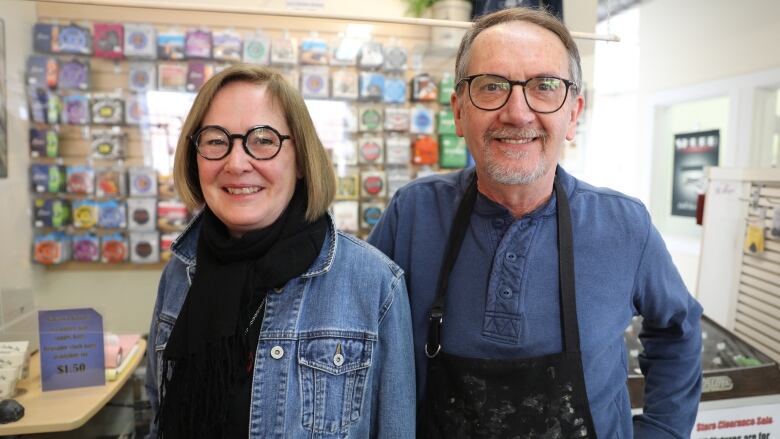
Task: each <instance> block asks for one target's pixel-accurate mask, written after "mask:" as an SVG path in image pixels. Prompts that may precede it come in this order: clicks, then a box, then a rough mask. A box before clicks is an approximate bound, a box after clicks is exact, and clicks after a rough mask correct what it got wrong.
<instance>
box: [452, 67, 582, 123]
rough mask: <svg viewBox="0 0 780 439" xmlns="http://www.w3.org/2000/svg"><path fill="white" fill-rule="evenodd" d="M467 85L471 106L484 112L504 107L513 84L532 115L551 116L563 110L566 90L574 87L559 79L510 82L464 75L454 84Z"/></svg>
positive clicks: (480, 75) (497, 78)
mask: <svg viewBox="0 0 780 439" xmlns="http://www.w3.org/2000/svg"><path fill="white" fill-rule="evenodd" d="M464 81H465V82H466V83H467V84H468V89H469V99H471V103H472V104H474V106H475V107H477V108H479V109H480V110H485V111H495V110H498V109H499V108H501V107H503V106H504V105H506V103H507V102H508V101H509V96H511V95H512V89H513V88H514V86H515V85H519V86H520V87H522V88H523V96H524V97H525V103H526V104H528V108H530V109H531V111H533V112H536V113H542V114H548V113H555V112H556V111H558V110H560V108H561V107H563V103H564V102H566V97H567V96H568V95H569V88H571V87H574V88H575V89H576V88H577V86H576V85H575V84H574V83H573V82H571V81H569V80H567V79H563V78H558V77H555V76H539V77H536V78H531V79H528V80H526V81H512V80H511V79H507V78H504V77H503V76H500V75H493V74H485V73H483V74H479V75H471V76H466V77H465V78H463V79H461V80H460V81H458V87H460V85H461V84H462V83H463V82H464Z"/></svg>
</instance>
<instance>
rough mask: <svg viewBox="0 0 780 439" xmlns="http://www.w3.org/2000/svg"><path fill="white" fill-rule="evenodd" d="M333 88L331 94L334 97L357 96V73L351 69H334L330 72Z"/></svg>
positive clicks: (353, 97)
mask: <svg viewBox="0 0 780 439" xmlns="http://www.w3.org/2000/svg"><path fill="white" fill-rule="evenodd" d="M332 82H333V90H332V92H331V94H332V95H333V98H335V99H357V98H358V75H357V72H354V71H352V70H345V69H341V70H334V71H333V73H332Z"/></svg>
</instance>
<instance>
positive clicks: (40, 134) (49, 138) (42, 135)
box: [30, 128, 60, 158]
mask: <svg viewBox="0 0 780 439" xmlns="http://www.w3.org/2000/svg"><path fill="white" fill-rule="evenodd" d="M59 144H60V136H59V134H58V133H57V130H56V129H54V128H30V157H48V158H55V157H57V156H58V155H59Z"/></svg>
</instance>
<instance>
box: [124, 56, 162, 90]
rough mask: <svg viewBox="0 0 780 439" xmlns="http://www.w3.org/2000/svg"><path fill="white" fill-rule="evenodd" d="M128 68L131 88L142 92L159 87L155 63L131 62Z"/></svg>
mask: <svg viewBox="0 0 780 439" xmlns="http://www.w3.org/2000/svg"><path fill="white" fill-rule="evenodd" d="M127 70H128V71H127V79H128V87H129V88H130V90H132V91H136V92H139V93H142V92H147V91H149V90H154V89H155V88H156V87H157V67H156V66H155V65H154V64H153V63H147V62H138V63H130V64H129V66H128V69H127Z"/></svg>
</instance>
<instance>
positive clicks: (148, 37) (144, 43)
mask: <svg viewBox="0 0 780 439" xmlns="http://www.w3.org/2000/svg"><path fill="white" fill-rule="evenodd" d="M124 36H125V46H124V52H125V57H127V58H148V59H154V58H157V33H156V31H155V30H154V26H152V25H151V24H133V23H126V24H125V35H124Z"/></svg>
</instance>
